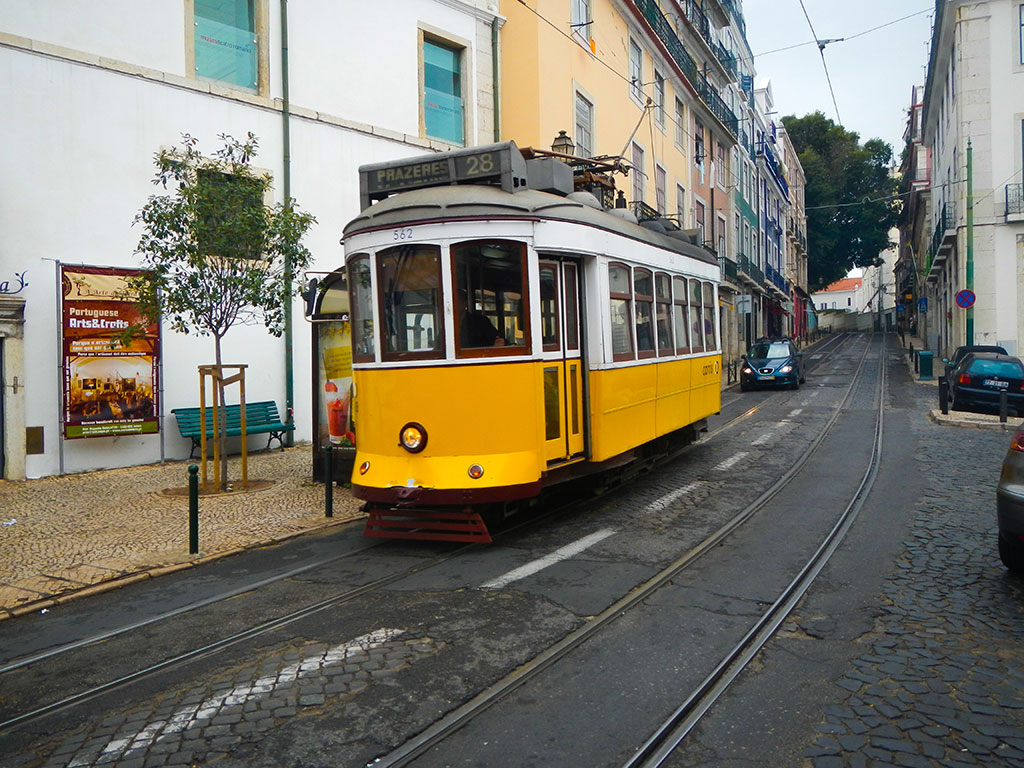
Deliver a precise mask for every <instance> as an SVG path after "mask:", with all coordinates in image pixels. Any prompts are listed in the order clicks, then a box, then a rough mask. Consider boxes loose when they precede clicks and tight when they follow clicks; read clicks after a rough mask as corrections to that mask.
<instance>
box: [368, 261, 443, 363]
mask: <svg viewBox="0 0 1024 768" xmlns="http://www.w3.org/2000/svg"><path fill="white" fill-rule="evenodd" d="M377 275H378V285H380V287H381V297H380V299H381V318H382V320H383V324H384V334H383V337H382V339H381V341H382V343H383V347H384V349H383V352H384V357H385V359H386V358H387V357H389V356H396V355H405V354H408V353H416V355H417V356H418V357H419V356H427V357H432V356H435V355H436V356H440V355H442V354H443V353H444V334H443V328H444V326H443V324H442V322H441V249H440V248H438V247H437V246H436V245H400V246H397V247H395V248H388V249H387V250H384V251H381V252H380V253H378V254H377Z"/></svg>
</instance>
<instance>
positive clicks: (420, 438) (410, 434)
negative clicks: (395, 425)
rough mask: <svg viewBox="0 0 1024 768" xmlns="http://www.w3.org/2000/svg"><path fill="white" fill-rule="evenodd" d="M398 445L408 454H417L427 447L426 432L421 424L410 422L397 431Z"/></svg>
mask: <svg viewBox="0 0 1024 768" xmlns="http://www.w3.org/2000/svg"><path fill="white" fill-rule="evenodd" d="M398 444H399V445H400V446H402V447H403V448H405V450H407V451H408V452H409V453H419V452H420V451H422V450H423V449H424V448H426V447H427V430H426V429H424V428H423V425H422V424H417V423H416V422H415V421H410V422H409V423H408V424H406V425H405V426H404V427H402V429H401V430H400V431H399V433H398Z"/></svg>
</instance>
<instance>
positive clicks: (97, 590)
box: [0, 514, 366, 621]
mask: <svg viewBox="0 0 1024 768" xmlns="http://www.w3.org/2000/svg"><path fill="white" fill-rule="evenodd" d="M365 519H366V515H364V514H356V515H348V516H345V517H338V518H332V519H330V520H324V522H323V523H321V524H319V525H314V526H310V527H307V528H304V529H303V530H301V531H294V532H292V533H288V534H285V535H283V536H280V537H276V538H272V539H265V540H263V541H259V542H253V543H252V544H246V545H244V546H238V547H232V548H231V549H224V550H220V551H219V552H211V553H209V554H206V555H204V554H202V553H200V554H199V555H198V556H196V557H191V558H189V559H188V560H185V561H183V562H180V563H169V564H167V565H157V566H151V567H144V568H142V569H140V570H137V571H132V572H130V573H125V574H123V575H121V576H116V577H114V578H112V579H107V580H105V581H101V582H97V583H96V584H89V585H86V586H84V587H81V588H80V589H69V590H66V591H64V592H61V593H60V594H59V595H50V596H47V597H42V598H40V599H38V600H33V601H31V602H27V603H23V604H21V605H19V606H16V607H14V608H0V621H4V620H6V619H16V618H18V617H19V616H26V615H28V614H30V613H36V612H38V611H42V610H49V609H50V608H56V607H57V606H60V605H64V604H65V603H69V602H71V601H73V600H79V599H81V598H84V597H91V596H93V595H99V594H102V593H104V592H111V591H113V590H115V589H121V588H122V587H127V586H129V585H131V584H136V583H138V582H140V581H146V580H147V579H152V578H156V577H158V576H166V575H168V574H171V573H175V572H177V571H183V570H186V569H188V568H194V567H195V566H197V565H203V564H205V563H212V562H214V561H215V560H222V559H224V558H225V557H231V556H232V555H238V554H241V553H242V552H246V551H248V550H251V549H260V548H261V547H269V546H273V545H275V544H281V543H283V542H286V541H289V540H290V539H294V538H297V537H299V536H305V535H307V534H309V533H317V532H322V531H324V530H326V529H328V528H337V527H341V526H343V525H348V524H350V523H353V522H357V521H360V520H365Z"/></svg>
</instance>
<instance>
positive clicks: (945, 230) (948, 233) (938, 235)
mask: <svg viewBox="0 0 1024 768" xmlns="http://www.w3.org/2000/svg"><path fill="white" fill-rule="evenodd" d="M956 224H957V221H956V207H955V206H953V205H947V204H945V203H943V204H942V210H941V211H940V212H939V215H938V216H937V217H936V220H935V231H934V232H933V233H932V242H931V245H930V246H929V247H928V252H929V253H930V254H931V255H932V256H933V257H934V256H937V255H938V253H939V251H940V250H942V248H943V246H944V245H952V243H953V242H954V241H955V240H956Z"/></svg>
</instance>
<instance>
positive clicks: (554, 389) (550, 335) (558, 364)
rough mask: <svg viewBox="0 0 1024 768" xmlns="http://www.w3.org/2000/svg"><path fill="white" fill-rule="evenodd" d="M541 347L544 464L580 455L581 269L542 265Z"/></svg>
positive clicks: (554, 263) (551, 262)
mask: <svg viewBox="0 0 1024 768" xmlns="http://www.w3.org/2000/svg"><path fill="white" fill-rule="evenodd" d="M540 309H541V331H542V339H543V344H544V367H543V371H544V429H545V438H546V439H545V458H546V459H547V463H548V465H549V466H550V465H554V464H559V463H561V462H564V461H568V460H570V459H572V458H573V457H576V456H581V455H582V454H583V450H584V440H583V429H584V421H585V420H584V414H583V359H582V356H581V354H580V348H581V344H580V280H579V265H578V264H577V263H576V262H573V261H561V260H559V261H556V260H553V259H551V257H548V258H547V259H545V260H543V261H541V262H540Z"/></svg>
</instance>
